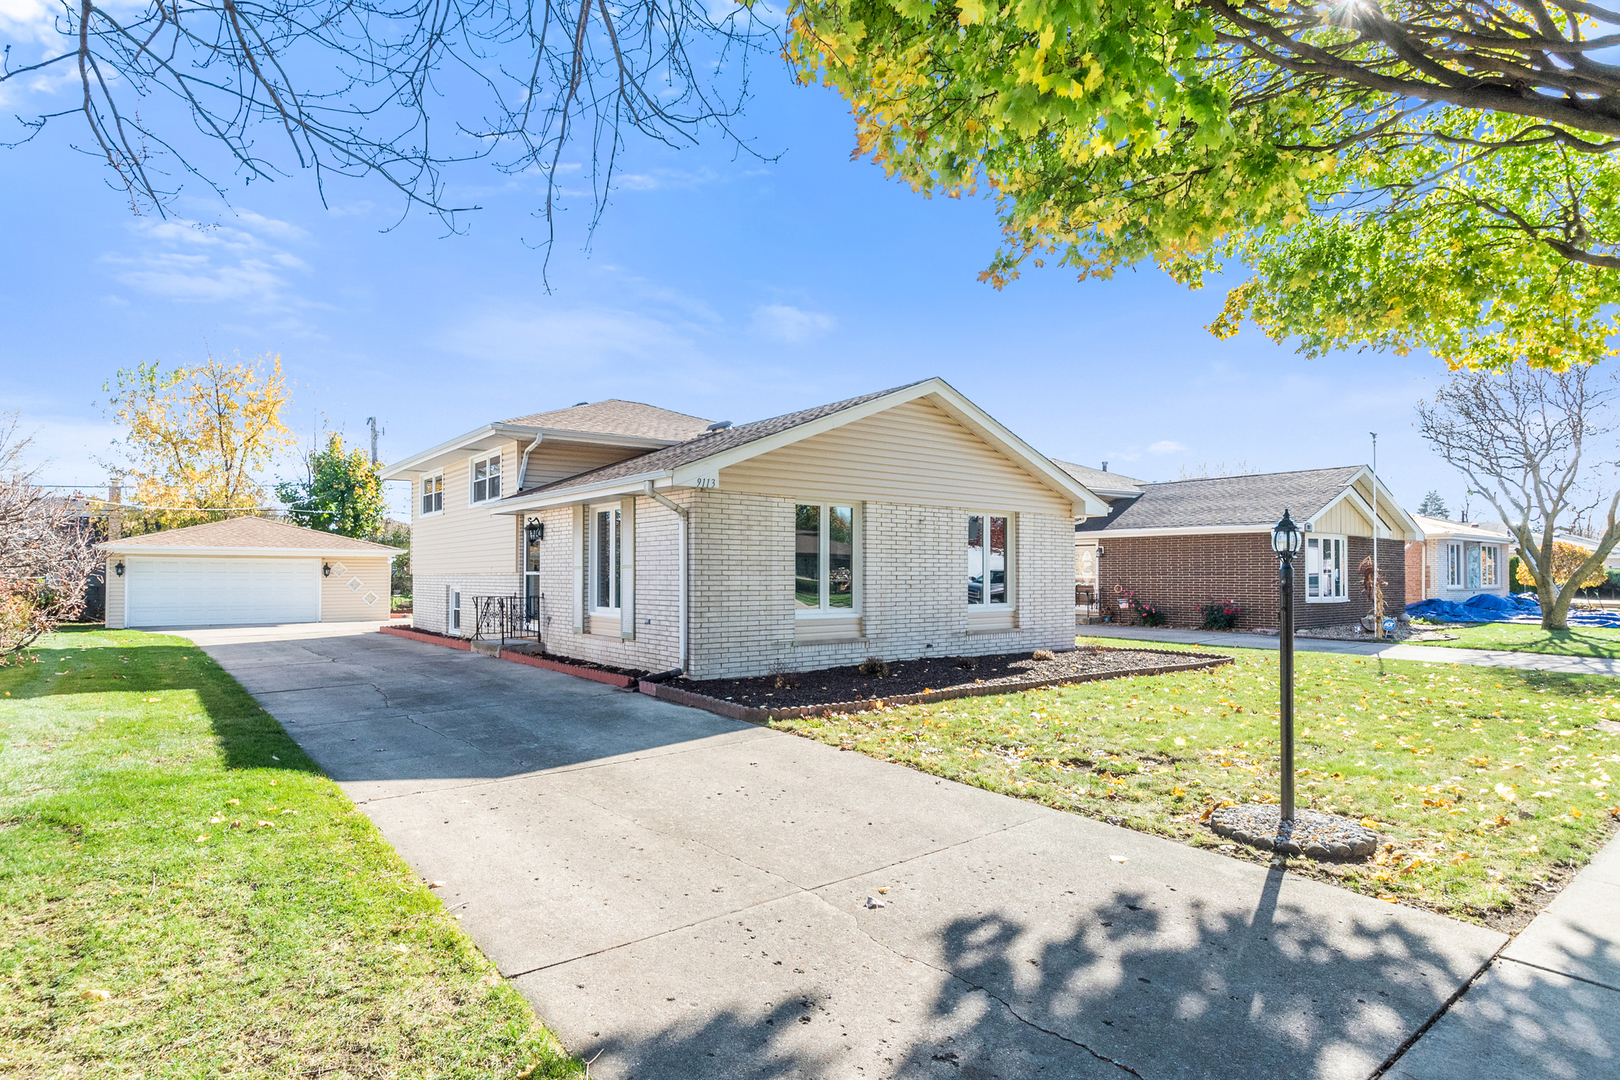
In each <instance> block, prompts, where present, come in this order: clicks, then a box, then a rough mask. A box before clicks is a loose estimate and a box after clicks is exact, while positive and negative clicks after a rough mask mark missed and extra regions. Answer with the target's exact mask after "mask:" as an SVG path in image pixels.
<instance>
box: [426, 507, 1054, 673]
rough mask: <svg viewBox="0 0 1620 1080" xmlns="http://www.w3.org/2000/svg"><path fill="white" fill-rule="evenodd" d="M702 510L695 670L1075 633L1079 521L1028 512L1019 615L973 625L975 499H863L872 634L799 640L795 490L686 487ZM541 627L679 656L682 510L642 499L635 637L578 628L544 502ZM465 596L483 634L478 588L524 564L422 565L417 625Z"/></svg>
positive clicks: (754, 667)
mask: <svg viewBox="0 0 1620 1080" xmlns="http://www.w3.org/2000/svg"><path fill="white" fill-rule="evenodd" d="M672 498H673V499H674V501H676V502H678V503H681V504H682V505H685V506H687V507H688V508H689V510H690V513H691V519H692V526H691V527H692V537H691V550H690V558H691V567H692V583H691V588H692V593H691V605H692V615H691V618H692V630H691V633H692V642H691V651H692V674H693V676H694V677H696V678H700V679H704V678H723V677H736V676H743V675H759V674H766V673H768V672H771V671H776V670H785V671H812V670H815V669H817V668H825V667H835V666H838V665H842V664H853V663H858V662H860V661H861V660H864V659H865V658H866V657H868V656H878V657H881V658H883V659H885V660H905V659H911V658H914V657H918V656H925V655H938V656H958V655H964V654H969V653H988V652H997V651H1003V650H1005V651H1014V650H1027V649H1039V648H1048V649H1067V648H1072V647H1073V645H1074V524H1073V522H1072V521H1070V520H1068V519H1067V518H1064V517H1058V516H1048V515H1041V514H1030V513H1022V514H1018V515H1017V519H1016V525H1015V526H1014V537H1013V541H1014V550H1015V558H1014V562H1013V587H1014V596H1015V600H1016V604H1015V607H1016V626H1015V628H1014V629H1011V630H1003V631H991V632H980V633H969V632H968V629H967V614H968V607H967V553H966V543H967V513H968V511H967V510H966V509H945V508H940V507H934V506H912V505H906V504H899V503H872V502H869V503H866V504H864V506H863V507H862V512H861V575H862V577H861V583H860V603H861V611H862V633H863V635H864V636H863V638H862V639H861V640H859V641H855V642H840V643H821V644H802V643H801V644H797V645H796V644H794V640H793V639H794V603H793V552H794V520H793V507H794V500H792V499H790V498H781V497H775V496H764V495H745V494H740V493H737V492H731V491H717V490H704V491H698V490H695V489H682V490H679V491H677V492H675V493H674V494H673V495H672ZM538 516H539V517H540V519H541V520H542V521H543V522H544V523H545V527H546V538H545V539H544V540H543V541H541V543H540V567H541V586H540V588H541V594H542V599H541V633H542V637H543V640H544V642H545V647H546V649H547V651H548V652H552V653H555V654H558V655H561V656H570V657H574V658H577V659H581V660H592V661H595V662H597V663H603V664H612V665H615V666H617V667H625V668H639V669H644V670H651V671H662V670H665V669H668V668H672V667H675V666H676V665H677V664H678V663H679V662H680V660H679V655H680V654H679V649H680V641H679V639H680V627H679V610H680V606H679V605H680V598H679V595H678V588H679V580H680V575H679V567H678V565H677V555H678V551H679V535H680V534H679V522H678V519H677V518H676V516H675V514H674V513H673V512H672V511H670V510H668V509H666V508H664V507H663V506H661V505H659V504H658V503H656V502H654V501H653V500H651V499H647V498H639V499H637V501H636V551H635V590H636V592H635V612H636V627H635V639H634V640H631V641H626V640H623V639H622V638H621V637H620V636H619V631H618V630H614V631H612V632H609V633H591V632H590V631H591V626H590V616H589V615H588V614H587V616H586V620H585V632H584V633H575V632H574V630H573V625H572V624H573V616H572V611H573V590H574V587H575V583H574V580H573V577H574V550H573V545H574V544H575V543H579V542H580V538H578V537H576V536H575V535H574V533H573V512H572V510H571V508H568V507H558V508H554V509H549V510H545V511H541V512H540V513H539V514H538ZM450 586H454V587H456V588H459V589H460V590H461V592H462V595H463V613H462V631H463V633H465V634H469V635H470V634H471V633H472V604H471V600H470V599H468V598H470V597H471V596H473V595H475V594H495V593H505V594H521V593H522V591H523V577H522V574H521V573H513V574H511V575H480V576H460V577H451V576H437V577H431V578H417V579H416V583H415V603H416V624H417V625H418V626H421V627H422V628H423V629H427V630H437V631H439V632H441V633H448V632H449V631H448V630H447V629H446V617H445V616H446V612H445V596H446V592H447V589H448V588H449V587H450Z"/></svg>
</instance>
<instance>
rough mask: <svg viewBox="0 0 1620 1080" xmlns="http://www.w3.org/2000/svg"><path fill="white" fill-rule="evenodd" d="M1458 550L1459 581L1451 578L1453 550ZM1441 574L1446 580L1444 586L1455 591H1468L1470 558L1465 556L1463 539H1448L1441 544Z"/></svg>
mask: <svg viewBox="0 0 1620 1080" xmlns="http://www.w3.org/2000/svg"><path fill="white" fill-rule="evenodd" d="M1453 550H1455V551H1456V552H1457V578H1458V580H1457V582H1456V583H1455V584H1453V583H1452V580H1451V552H1452V551H1453ZM1440 576H1441V579H1442V580H1443V581H1444V582H1445V584H1444V585H1443V586H1442V588H1446V589H1450V590H1451V591H1453V592H1466V591H1467V589H1468V560H1467V559H1466V558H1465V557H1464V553H1463V545H1462V541H1461V540H1447V541H1445V542H1443V543H1442V544H1441V545H1440Z"/></svg>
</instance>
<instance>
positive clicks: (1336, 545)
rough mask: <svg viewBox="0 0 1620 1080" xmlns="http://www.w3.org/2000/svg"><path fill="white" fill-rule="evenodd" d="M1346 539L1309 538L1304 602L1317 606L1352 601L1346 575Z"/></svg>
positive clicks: (1306, 542)
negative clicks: (1339, 601) (1330, 602)
mask: <svg viewBox="0 0 1620 1080" xmlns="http://www.w3.org/2000/svg"><path fill="white" fill-rule="evenodd" d="M1344 542H1345V541H1344V537H1342V536H1310V537H1307V538H1306V540H1305V600H1306V602H1307V603H1309V602H1312V601H1315V602H1318V603H1322V602H1327V601H1333V600H1346V599H1349V596H1348V593H1347V592H1346V585H1347V582H1346V580H1345V572H1344Z"/></svg>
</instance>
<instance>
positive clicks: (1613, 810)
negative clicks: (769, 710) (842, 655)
mask: <svg viewBox="0 0 1620 1080" xmlns="http://www.w3.org/2000/svg"><path fill="white" fill-rule="evenodd" d="M1083 643H1084V642H1083ZM1100 644H1114V645H1117V644H1118V643H1117V642H1113V643H1107V642H1100ZM1221 651H1224V652H1234V653H1235V655H1236V657H1237V661H1236V663H1235V664H1233V665H1231V666H1228V667H1223V668H1218V669H1215V670H1213V671H1207V672H1192V673H1187V674H1180V675H1163V676H1157V677H1147V678H1133V679H1119V680H1114V681H1111V682H1096V683H1082V684H1078V685H1073V686H1067V687H1057V688H1053V689H1047V690H1035V691H1030V692H1027V693H1022V694H1008V695H1003V696H997V697H980V698H962V699H958V700H955V701H949V702H942V703H939V704H934V705H918V706H906V707H901V708H894V709H884V710H881V711H878V712H871V713H858V714H853V715H848V716H835V717H830V718H805V719H797V720H781V721H776V722H775V726H777V727H781V728H785V729H788V730H792V731H796V732H799V733H800V734H803V735H807V736H810V737H812V738H816V739H820V740H823V741H825V742H829V743H832V744H835V745H839V746H844V747H848V748H850V749H855V750H860V751H863V752H865V753H867V754H870V755H873V756H875V757H879V758H884V759H887V760H893V761H899V762H903V763H905V764H907V765H910V766H912V767H913V768H917V769H920V770H922V771H924V772H930V773H934V774H936V775H939V776H946V777H950V778H952V779H955V780H961V781H964V782H967V783H971V784H977V785H979V786H981V787H985V788H988V789H990V790H992V791H1000V792H1004V793H1006V794H1009V795H1016V796H1020V797H1022V798H1027V799H1032V800H1035V801H1038V802H1041V803H1045V804H1046V805H1049V806H1053V807H1057V808H1059V809H1062V810H1069V811H1073V812H1076V813H1081V814H1086V815H1089V816H1091V817H1097V818H1104V819H1111V820H1116V821H1117V822H1118V823H1120V824H1125V825H1128V826H1130V827H1132V828H1136V829H1140V830H1143V831H1145V832H1152V833H1157V834H1160V835H1163V836H1168V837H1172V838H1174V839H1177V840H1180V841H1183V842H1185V843H1189V844H1192V845H1194V846H1197V847H1208V848H1219V849H1221V850H1224V851H1227V852H1229V853H1231V854H1233V855H1236V856H1238V857H1244V858H1256V859H1263V858H1265V857H1266V856H1264V855H1261V854H1259V853H1254V852H1249V851H1248V850H1247V849H1239V848H1237V847H1236V845H1233V844H1230V843H1229V842H1227V841H1224V840H1223V839H1221V838H1220V837H1218V836H1216V835H1215V834H1214V833H1212V832H1211V831H1210V830H1209V829H1208V828H1207V827H1206V826H1204V825H1203V824H1202V821H1203V820H1204V819H1205V818H1206V817H1207V815H1208V813H1209V812H1210V811H1211V810H1212V809H1214V808H1216V807H1219V806H1221V805H1225V804H1228V803H1235V802H1252V801H1269V802H1275V801H1276V798H1277V782H1278V778H1277V770H1276V754H1277V675H1278V672H1277V654H1276V653H1275V652H1272V651H1266V650H1248V649H1240V650H1221ZM1297 670H1298V691H1297V693H1298V696H1297V699H1296V700H1297V703H1298V704H1297V709H1298V712H1297V731H1296V767H1297V776H1298V804H1299V805H1302V806H1310V807H1315V808H1317V809H1320V810H1325V811H1329V812H1333V813H1339V814H1344V815H1346V816H1348V817H1351V818H1354V819H1358V820H1359V819H1367V820H1368V821H1370V822H1373V823H1375V824H1376V827H1377V828H1378V829H1379V830H1380V831H1381V832H1382V833H1383V834H1384V837H1385V840H1386V844H1385V846H1384V847H1383V848H1382V849H1381V850H1380V851H1379V853H1378V855H1377V856H1376V858H1375V859H1374V860H1373V861H1371V862H1368V863H1364V864H1343V865H1328V866H1318V865H1317V864H1315V863H1313V862H1311V861H1310V860H1305V859H1293V860H1289V865H1290V867H1293V868H1297V869H1298V870H1299V871H1300V872H1302V873H1309V874H1314V875H1317V876H1321V877H1325V878H1329V879H1332V880H1335V881H1337V882H1339V883H1341V884H1343V885H1344V886H1346V887H1348V888H1351V889H1355V890H1357V891H1359V892H1363V893H1367V894H1369V895H1372V896H1377V897H1380V898H1383V899H1386V900H1392V901H1399V902H1404V903H1410V904H1414V905H1417V906H1421V907H1427V908H1431V909H1433V910H1436V911H1441V912H1444V913H1446V914H1448V915H1452V916H1456V917H1461V918H1467V919H1472V920H1474V921H1482V922H1490V923H1493V924H1496V925H1502V926H1510V925H1516V924H1518V923H1521V922H1522V921H1523V920H1524V919H1525V918H1526V917H1527V915H1528V912H1529V911H1531V910H1533V908H1534V907H1535V906H1536V903H1535V902H1536V899H1537V897H1538V896H1544V895H1546V890H1545V889H1544V888H1543V883H1546V884H1548V885H1550V884H1551V883H1553V882H1555V881H1556V880H1559V879H1561V878H1562V877H1564V876H1567V874H1568V873H1569V872H1570V871H1571V870H1572V869H1573V868H1574V867H1577V866H1579V865H1581V864H1584V863H1585V862H1586V860H1587V859H1588V858H1589V857H1590V856H1591V854H1592V853H1593V852H1594V851H1595V850H1596V849H1597V848H1598V847H1600V846H1601V845H1602V844H1603V843H1604V842H1605V841H1606V840H1607V839H1608V837H1609V835H1610V834H1611V833H1612V832H1613V830H1614V825H1615V818H1616V816H1620V805H1617V804H1620V795H1617V794H1616V793H1615V792H1614V791H1613V790H1612V789H1613V787H1614V784H1613V783H1612V782H1611V780H1610V775H1611V774H1610V773H1609V772H1608V770H1610V769H1613V770H1614V775H1616V776H1620V734H1612V733H1609V732H1606V731H1602V730H1598V729H1595V728H1593V727H1592V726H1591V725H1592V724H1593V723H1594V722H1595V721H1598V720H1600V719H1613V718H1620V684H1616V683H1615V682H1614V681H1613V680H1609V679H1604V678H1595V677H1594V678H1576V677H1570V676H1559V675H1549V674H1545V673H1536V672H1518V671H1506V670H1501V669H1494V668H1467V667H1461V666H1457V665H1450V664H1444V663H1435V664H1423V663H1411V662H1400V661H1382V660H1379V659H1377V658H1364V657H1352V656H1339V655H1334V654H1328V653H1303V652H1302V653H1300V654H1298V669H1297Z"/></svg>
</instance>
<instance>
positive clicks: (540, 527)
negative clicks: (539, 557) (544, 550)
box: [523, 517, 546, 544]
mask: <svg viewBox="0 0 1620 1080" xmlns="http://www.w3.org/2000/svg"><path fill="white" fill-rule="evenodd" d="M523 535H524V536H526V537H528V540H529V543H531V544H537V543H539V542H540V541H541V540H544V539H545V538H546V523H545V522H543V521H541V520H540V519H539V518H537V517H532V518H530V519H529V523H528V524H527V525H525V526H523Z"/></svg>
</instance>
